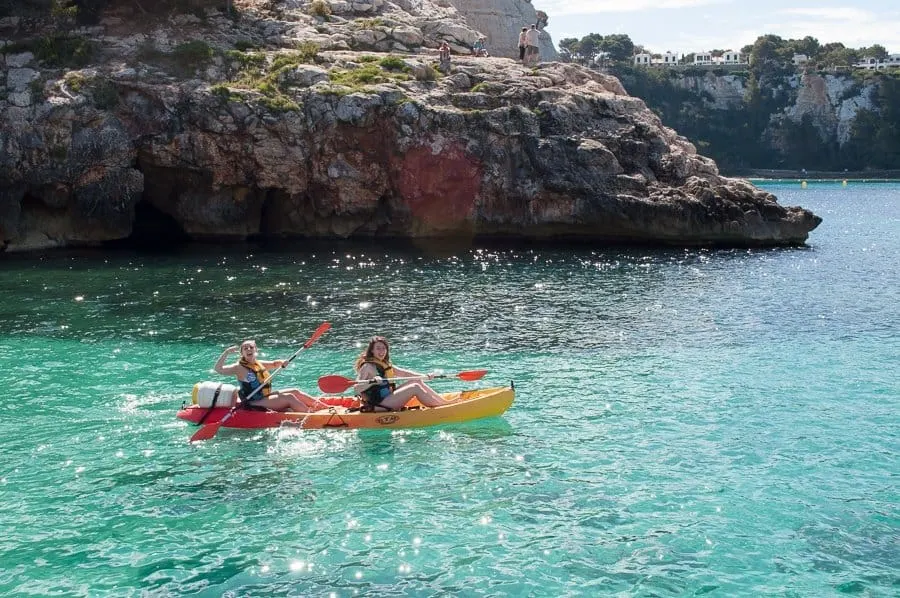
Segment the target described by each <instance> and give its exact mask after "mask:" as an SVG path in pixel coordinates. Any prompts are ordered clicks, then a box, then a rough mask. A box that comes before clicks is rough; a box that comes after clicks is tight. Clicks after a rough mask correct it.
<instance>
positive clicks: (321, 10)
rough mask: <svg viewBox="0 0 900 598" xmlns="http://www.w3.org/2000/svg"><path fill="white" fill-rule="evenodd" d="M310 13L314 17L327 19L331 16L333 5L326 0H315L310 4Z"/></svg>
mask: <svg viewBox="0 0 900 598" xmlns="http://www.w3.org/2000/svg"><path fill="white" fill-rule="evenodd" d="M309 14H311V15H312V16H314V17H320V18H323V19H327V18H328V17H329V16H331V5H330V4H328V2H325V0H313V1H312V2H310V4H309Z"/></svg>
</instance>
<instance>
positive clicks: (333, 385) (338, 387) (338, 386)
mask: <svg viewBox="0 0 900 598" xmlns="http://www.w3.org/2000/svg"><path fill="white" fill-rule="evenodd" d="M487 372H488V371H487V370H468V371H465V372H459V373H458V374H436V375H435V376H433V378H459V379H460V380H465V381H466V382H472V381H474V380H481V379H482V378H484V375H485V374H487ZM427 378H428V376H427V375H424V376H407V377H405V378H385V380H386V381H387V382H405V381H407V380H426V379H427ZM362 382H369V383H374V382H375V379H374V378H370V379H368V380H353V379H351V378H345V377H343V376H339V375H337V374H331V375H329V376H322V377H321V378H319V389H321V391H322V392H327V393H329V394H332V393H338V392H344V391H345V390H347V389H348V388H350V387H351V386H353V385H354V384H360V383H362Z"/></svg>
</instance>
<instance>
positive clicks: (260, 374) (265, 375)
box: [238, 358, 272, 400]
mask: <svg viewBox="0 0 900 598" xmlns="http://www.w3.org/2000/svg"><path fill="white" fill-rule="evenodd" d="M238 364H240V365H242V366H243V367H245V368H247V369H248V370H251V371H252V372H253V373H254V374H255V375H256V383H255V384H254V383H253V382H250V381H249V380H241V381H240V383H241V390H240V393H239V394H240V397H241V399H246V398H247V397H249V396H250V395H251V394H252V393H253V391H254V390H256V387H258V386H259V385H260V384H262V382H263V381H264V380H269V379H270V378H271V376H270V375H269V370H267V369H266V368H264V367H263V366H262V364H261V363H259V362H258V361H255V362H253V363H250V362H249V361H247V360H246V359H244V358H241V360H240V361H239V362H238ZM270 394H272V384H271V383H268V382H267V383H266V385H265V386H263V388H262V390H260V391H259V392H258V393H256V394H255V395H253V399H251V400H256V399H257V398H258V397H268V396H269V395H270Z"/></svg>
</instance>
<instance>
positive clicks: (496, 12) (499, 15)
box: [449, 0, 559, 60]
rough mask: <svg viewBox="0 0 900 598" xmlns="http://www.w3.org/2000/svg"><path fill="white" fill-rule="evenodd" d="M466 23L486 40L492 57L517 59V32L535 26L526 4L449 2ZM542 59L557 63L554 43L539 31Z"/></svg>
mask: <svg viewBox="0 0 900 598" xmlns="http://www.w3.org/2000/svg"><path fill="white" fill-rule="evenodd" d="M449 2H450V4H452V5H453V6H454V7H456V10H458V11H459V13H460V14H461V15H463V16H464V17H465V19H466V23H468V24H469V25H470V26H472V27H474V28H475V29H477V30H479V31H481V32H482V33H483V34H484V35H485V37H487V48H488V50H489V52H490V54H491V55H492V56H503V57H506V58H518V57H519V49H518V46H519V32H521V30H522V27H530V26H531V25H532V24H537V11H535V9H534V7H533V6H532V5H531V2H530V1H529V0H493V1H492V2H485V1H484V0H449ZM540 40H541V59H542V60H556V59H557V58H559V54H558V53H557V51H556V47H555V46H554V45H553V39H552V38H551V37H550V34H549V33H547V32H546V31H541V35H540Z"/></svg>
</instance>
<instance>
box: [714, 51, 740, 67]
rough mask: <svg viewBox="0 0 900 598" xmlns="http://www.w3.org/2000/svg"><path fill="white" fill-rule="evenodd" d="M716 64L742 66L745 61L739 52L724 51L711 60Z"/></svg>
mask: <svg viewBox="0 0 900 598" xmlns="http://www.w3.org/2000/svg"><path fill="white" fill-rule="evenodd" d="M713 61H714V62H715V63H716V64H743V63H744V62H745V61H744V59H743V57H742V56H741V53H740V52H735V51H734V50H726V51H725V53H724V54H722V55H721V56H716V57H715V58H713Z"/></svg>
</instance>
